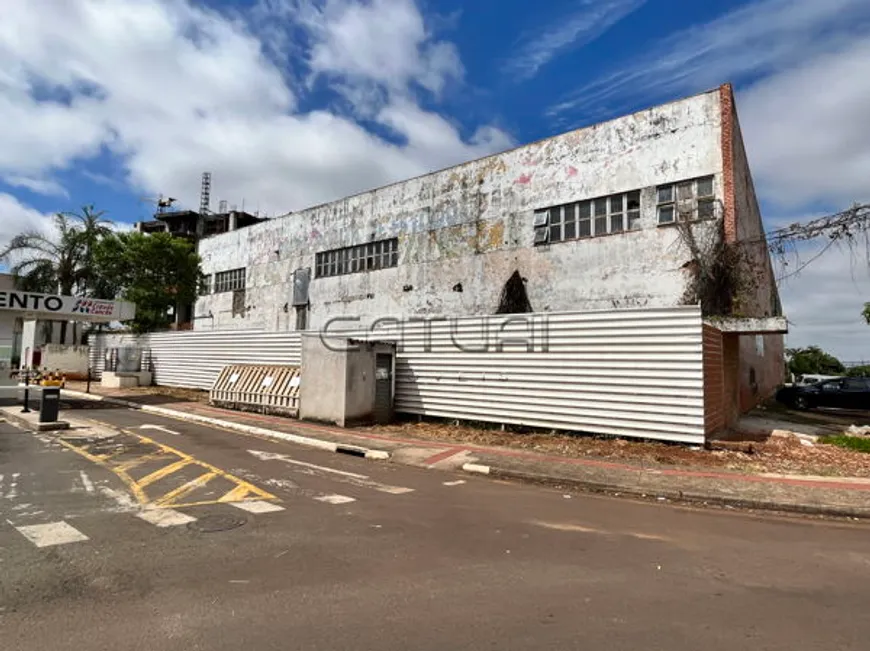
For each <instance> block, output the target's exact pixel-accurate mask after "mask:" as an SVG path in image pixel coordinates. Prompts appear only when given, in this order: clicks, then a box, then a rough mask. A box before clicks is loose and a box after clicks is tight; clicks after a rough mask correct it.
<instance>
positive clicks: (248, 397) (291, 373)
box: [208, 364, 302, 417]
mask: <svg viewBox="0 0 870 651" xmlns="http://www.w3.org/2000/svg"><path fill="white" fill-rule="evenodd" d="M301 379H302V376H301V374H300V372H299V367H298V366H276V365H264V364H233V365H230V366H225V367H224V369H223V370H222V371H221V372H220V375H218V378H217V380H215V383H214V386H213V387H212V389H211V391H210V392H209V395H208V397H209V402H210V403H211V404H213V405H216V406H218V407H226V408H228V409H238V410H240V411H256V412H259V413H264V414H278V415H282V416H293V417H297V416H299V384H300V382H301Z"/></svg>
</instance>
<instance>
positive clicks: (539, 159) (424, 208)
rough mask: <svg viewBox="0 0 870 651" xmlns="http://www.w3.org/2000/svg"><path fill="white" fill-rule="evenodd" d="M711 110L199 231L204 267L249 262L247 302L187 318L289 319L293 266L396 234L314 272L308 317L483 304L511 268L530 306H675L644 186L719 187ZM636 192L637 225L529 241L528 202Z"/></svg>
mask: <svg viewBox="0 0 870 651" xmlns="http://www.w3.org/2000/svg"><path fill="white" fill-rule="evenodd" d="M720 121H721V113H720V106H719V94H718V93H717V92H714V93H706V94H703V95H698V96H695V97H692V98H689V99H686V100H682V101H680V102H675V103H672V104H667V105H664V106H661V107H657V108H654V109H650V110H647V111H643V112H641V113H637V114H635V115H631V116H627V117H624V118H620V119H618V120H614V121H612V122H607V123H604V124H599V125H596V126H592V127H589V128H585V129H581V130H578V131H574V132H571V133H568V134H565V135H561V136H557V137H554V138H549V139H547V140H543V141H540V142H537V143H534V144H531V145H527V146H524V147H521V148H518V149H515V150H512V151H509V152H506V153H504V154H499V155H496V156H491V157H488V158H484V159H481V160H477V161H473V162H470V163H466V164H463V165H459V166H457V167H453V168H450V169H447V170H443V171H440V172H436V173H433V174H429V175H426V176H423V177H420V178H415V179H411V180H409V181H405V182H403V183H398V184H395V185H391V186H388V187H385V188H380V189H377V190H373V191H371V192H366V193H363V194H359V195H356V196H353V197H349V198H346V199H342V200H339V201H335V202H333V203H329V204H325V205H322V206H317V207H314V208H310V209H307V210H304V211H301V212H299V213H296V214H293V215H290V216H288V217H285V218H282V219H277V220H273V221H270V222H267V223H264V224H257V225H254V226H251V227H249V228H247V229H244V230H240V231H236V232H232V233H226V234H223V235H218V236H216V237H213V238H210V239H208V240H205V241H203V242H202V243H201V247H200V254H201V255H202V258H203V270H204V272H205V273H206V274H214V273H216V272H221V271H225V270H230V269H234V268H237V267H246V268H247V278H246V294H245V311H244V316H242V315H241V314H240V311H239V310H238V309H237V310H235V315H234V310H233V296H232V293H231V292H228V293H221V294H213V295H208V296H204V297H202V298H201V299H200V300H199V301H198V302H197V306H196V315H197V317H198V318H197V321H196V324H195V327H196V328H197V329H201V328H214V329H225V328H266V329H270V330H292V329H295V326H296V319H295V317H294V315H293V308H292V306H291V305H290V303H291V297H292V285H293V272H294V271H295V270H296V269H300V268H310V269H312V270H313V269H314V264H315V254H316V253H317V252H319V251H326V250H331V249H337V248H340V247H346V246H351V245H355V244H361V243H365V242H369V241H372V240H375V241H377V240H384V239H388V238H393V237H397V238H398V240H399V247H398V253H399V260H398V266H397V267H395V268H391V269H384V270H380V271H375V272H368V273H352V274H347V275H342V276H337V277H330V278H314V279H313V280H312V281H311V285H310V295H309V300H310V307H309V319H308V323H307V326H308V328H318V327H320V326H322V325H323V324H324V323H325V322H326V321H327V320H328V319H330V318H331V317H334V316H347V315H351V316H357V315H359V316H360V317H362V319H363V320H364V321H365V320H368V319H370V318H372V317H375V318H376V317H380V316H386V315H393V316H399V315H407V316H410V315H421V314H429V315H435V314H437V315H460V314H491V313H493V312H495V311H496V308H497V307H498V304H499V295H500V293H501V291H502V288H503V287H504V284H505V282H506V281H507V280H508V278H509V277H510V276H511V275H512V274H513V272H514V271H518V272H519V274H520V275H521V276H522V277H523V278H524V279H525V281H526V282H525V286H526V291H527V294H528V297H529V301H530V303H531V307H532V309H533V310H534V311H559V310H578V309H580V310H582V309H612V308H614V307H643V306H649V307H656V306H666V305H674V304H677V303H678V302H679V301H680V300H681V297H682V295H683V292H684V284H685V272H684V271H683V270H682V267H683V265H684V264H685V263H686V262H687V260H688V254H687V252H686V251H685V250H683V249H682V247H680V246H679V244H678V236H677V234H676V233H675V229H674V228H672V227H667V226H658V225H657V223H656V208H655V205H656V200H655V188H656V185H657V184H660V183H669V182H677V181H681V180H684V179H692V178H696V177H701V176H705V175H714V177H715V179H716V192H717V196H721V193H722V187H721V171H722V153H721V148H720ZM633 190H640V191H641V193H642V195H641V220H640V225H641V229H640V230H637V231H633V232H627V233H623V234H617V235H606V236H602V237H594V238H590V239H584V240H575V241H569V242H559V243H555V244H552V245H549V246H544V247H540V246H539V247H536V246H534V244H533V238H534V229H533V213H534V211H535V210H539V209H544V208H547V207H550V206H556V205H559V204H564V203H568V202H572V201H578V200H581V199H592V198H597V197H606V196H608V195H611V194H614V193H618V192H627V191H633ZM460 290H461V291H460ZM285 305H286V308H285ZM285 309H286V311H285ZM208 314H211V315H212V316H213V318H202V317H203V316H205V315H208Z"/></svg>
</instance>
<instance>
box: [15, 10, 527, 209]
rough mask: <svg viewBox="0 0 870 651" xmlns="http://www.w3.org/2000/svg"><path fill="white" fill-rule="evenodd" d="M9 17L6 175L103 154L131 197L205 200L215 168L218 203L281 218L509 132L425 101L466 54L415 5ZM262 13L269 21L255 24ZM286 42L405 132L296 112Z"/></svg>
mask: <svg viewBox="0 0 870 651" xmlns="http://www.w3.org/2000/svg"><path fill="white" fill-rule="evenodd" d="M3 13H4V19H3V21H2V22H0V142H2V143H3V146H2V147H0V177H2V178H4V179H6V180H7V181H8V180H9V179H15V178H19V179H21V178H29V179H49V178H50V174H51V172H52V171H54V170H58V169H63V168H67V167H70V166H72V165H75V166H76V167H77V168H78V169H79V170H80V171H83V172H84V171H88V170H87V165H88V162H89V159H90V158H91V157H93V156H94V155H95V154H97V153H99V152H101V151H103V150H104V149H107V150H108V151H110V152H112V153H114V154H115V155H117V156H118V157H120V160H121V161H122V164H123V166H124V170H125V172H126V175H127V181H128V182H129V184H130V185H131V186H133V190H134V191H135V192H136V193H137V194H147V195H150V196H155V195H156V194H158V193H164V194H167V195H171V196H174V197H178V198H179V199H181V200H182V202H183V203H184V204H186V205H188V206H196V205H198V199H197V197H198V193H199V177H200V174H201V172H202V171H206V170H208V171H211V172H212V173H213V174H214V191H213V197H214V199H215V201H216V200H218V199H222V198H225V199H227V200H229V202H230V203H231V204H241V202H242V200H244V201H245V207H246V208H247V209H256V208H258V207H259V208H260V209H261V210H263V211H265V212H268V213H272V214H275V213H283V212H286V211H288V210H290V209H298V208H301V207H304V206H306V205H310V204H314V203H318V202H322V201H326V200H329V199H334V198H337V197H340V196H343V195H346V194H349V193H352V192H356V191H359V190H363V189H366V188H370V187H373V186H378V185H382V184H385V183H388V182H392V181H395V180H399V179H401V178H404V177H407V176H409V175H411V174H417V173H421V172H425V171H428V170H431V169H434V168H437V167H440V166H444V165H448V164H452V163H456V162H459V161H461V160H466V159H469V158H473V157H477V156H481V155H485V154H487V153H491V152H492V151H493V149H497V148H502V147H506V146H508V144H509V143H510V139H509V138H508V137H507V136H506V135H505V134H504V133H502V132H501V131H499V130H497V129H493V128H487V127H482V128H481V129H480V130H479V131H478V134H479V136H478V137H477V138H472V139H471V140H464V139H463V138H462V136H461V135H460V131H459V129H458V128H456V127H455V126H453V125H452V124H451V123H450V122H449V121H448V120H446V119H445V118H444V117H442V116H441V115H439V114H437V113H434V112H432V111H431V110H424V109H423V108H421V106H420V104H419V102H418V101H417V100H416V99H415V97H416V93H417V92H418V91H422V92H431V93H432V94H433V97H434V96H435V95H437V93H439V92H443V91H444V89H445V87H446V85H447V84H448V83H450V82H451V81H455V80H457V79H458V78H459V77H460V76H461V64H460V63H459V59H458V55H457V54H456V51H455V48H454V47H453V46H452V45H450V44H449V43H446V42H443V41H438V40H436V39H434V38H433V37H432V35H431V34H430V33H429V32H428V31H427V30H426V28H425V22H424V20H423V17H422V15H421V14H420V12H419V10H418V9H417V7H416V5H415V4H414V3H413V2H412V1H411V0H372V1H368V0H355V1H353V2H351V1H350V0H327V1H326V2H313V1H308V0H304V1H303V0H272V1H271V2H269V3H267V4H265V5H262V6H261V7H260V8H259V10H258V12H257V14H256V15H257V17H258V18H259V20H258V22H257V23H255V24H254V23H251V24H246V23H245V22H244V21H243V20H242V19H241V18H240V17H239V16H232V17H231V16H228V15H224V14H220V13H217V12H216V11H213V10H209V9H206V8H204V7H202V6H199V5H193V4H190V2H188V1H186V0H129V1H127V2H124V3H118V2H113V1H111V0H32V1H29V2H26V3H23V2H22V3H12V4H11V5H10V6H4V10H3ZM270 16H271V22H270ZM266 24H271V27H272V29H271V30H269V31H261V30H263V29H265V28H263V27H262V26H263V25H266ZM251 25H254V26H251ZM269 35H271V36H273V37H274V38H269ZM281 35H284V37H285V40H284V41H281V38H280V37H281ZM291 37H298V38H291ZM267 38H268V39H269V40H268V41H267ZM290 42H292V43H295V46H294V48H295V49H294V48H289V46H287V49H286V50H285V53H290V54H292V56H293V57H294V58H293V63H294V65H298V66H302V67H305V68H307V69H308V73H307V74H308V76H310V75H316V76H323V77H326V78H329V79H330V80H332V81H335V82H336V83H339V82H340V83H343V84H345V85H346V86H347V88H348V89H350V88H353V89H356V90H357V92H359V93H363V91H364V90H366V89H367V92H368V93H369V95H368V96H367V97H371V96H372V95H373V96H375V97H377V98H378V100H377V101H376V102H372V101H371V100H370V99H369V100H367V101H368V103H369V105H370V107H375V109H376V110H373V111H372V112H371V116H373V119H375V120H376V121H378V120H380V121H382V122H383V123H385V124H384V126H388V128H389V129H391V130H394V131H395V132H396V138H395V141H388V140H385V139H384V138H382V137H379V136H378V135H376V134H374V133H372V132H370V131H368V130H366V128H364V127H363V126H361V125H360V124H358V123H357V122H355V121H354V119H353V118H352V117H350V116H347V115H343V114H341V113H339V112H337V110H336V109H329V108H326V107H324V108H320V109H318V110H307V109H306V111H305V112H300V110H299V109H298V106H299V103H298V98H299V97H300V96H304V95H305V93H306V92H307V91H306V88H305V87H304V86H302V85H296V86H294V85H293V82H292V81H290V80H292V79H293V78H294V75H293V74H290V72H288V69H283V68H279V67H278V66H277V65H276V64H275V63H274V61H273V60H272V59H270V58H268V57H267V56H266V54H264V52H265V50H266V46H269V48H268V49H269V50H270V51H272V52H274V51H275V47H277V46H285V45H287V43H290ZM300 52H302V53H304V56H301V55H300ZM360 96H361V97H366V95H364V94H361V95H360ZM360 101H361V102H362V100H360ZM25 118H26V119H25ZM370 119H372V118H370ZM396 142H399V143H400V144H396ZM113 176H115V175H114V174H113ZM44 189H49V188H48V187H47V186H46V187H45V188H44ZM115 217H117V216H115Z"/></svg>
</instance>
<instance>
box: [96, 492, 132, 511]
mask: <svg viewBox="0 0 870 651" xmlns="http://www.w3.org/2000/svg"><path fill="white" fill-rule="evenodd" d="M100 492H101V493H102V494H103V495H105V496H106V497H108V498H109V499H112V500H114V501H115V502H116V503H117V505H118V511H119V512H121V513H124V512H128V511H135V510H137V509H138V508H139V505H138V504H137V503H136V502H135V501H133V498H132V497H130V496H129V495H128V494H127V493H124V492H122V491H116V490H115V489H113V488H109V487H108V486H100Z"/></svg>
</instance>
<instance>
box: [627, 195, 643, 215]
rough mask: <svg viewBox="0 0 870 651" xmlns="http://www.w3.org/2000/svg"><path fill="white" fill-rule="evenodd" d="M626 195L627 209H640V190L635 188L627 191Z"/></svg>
mask: <svg viewBox="0 0 870 651" xmlns="http://www.w3.org/2000/svg"><path fill="white" fill-rule="evenodd" d="M627 197H628V209H629V210H640V190H635V191H634V192H629V193H628V195H627Z"/></svg>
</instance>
